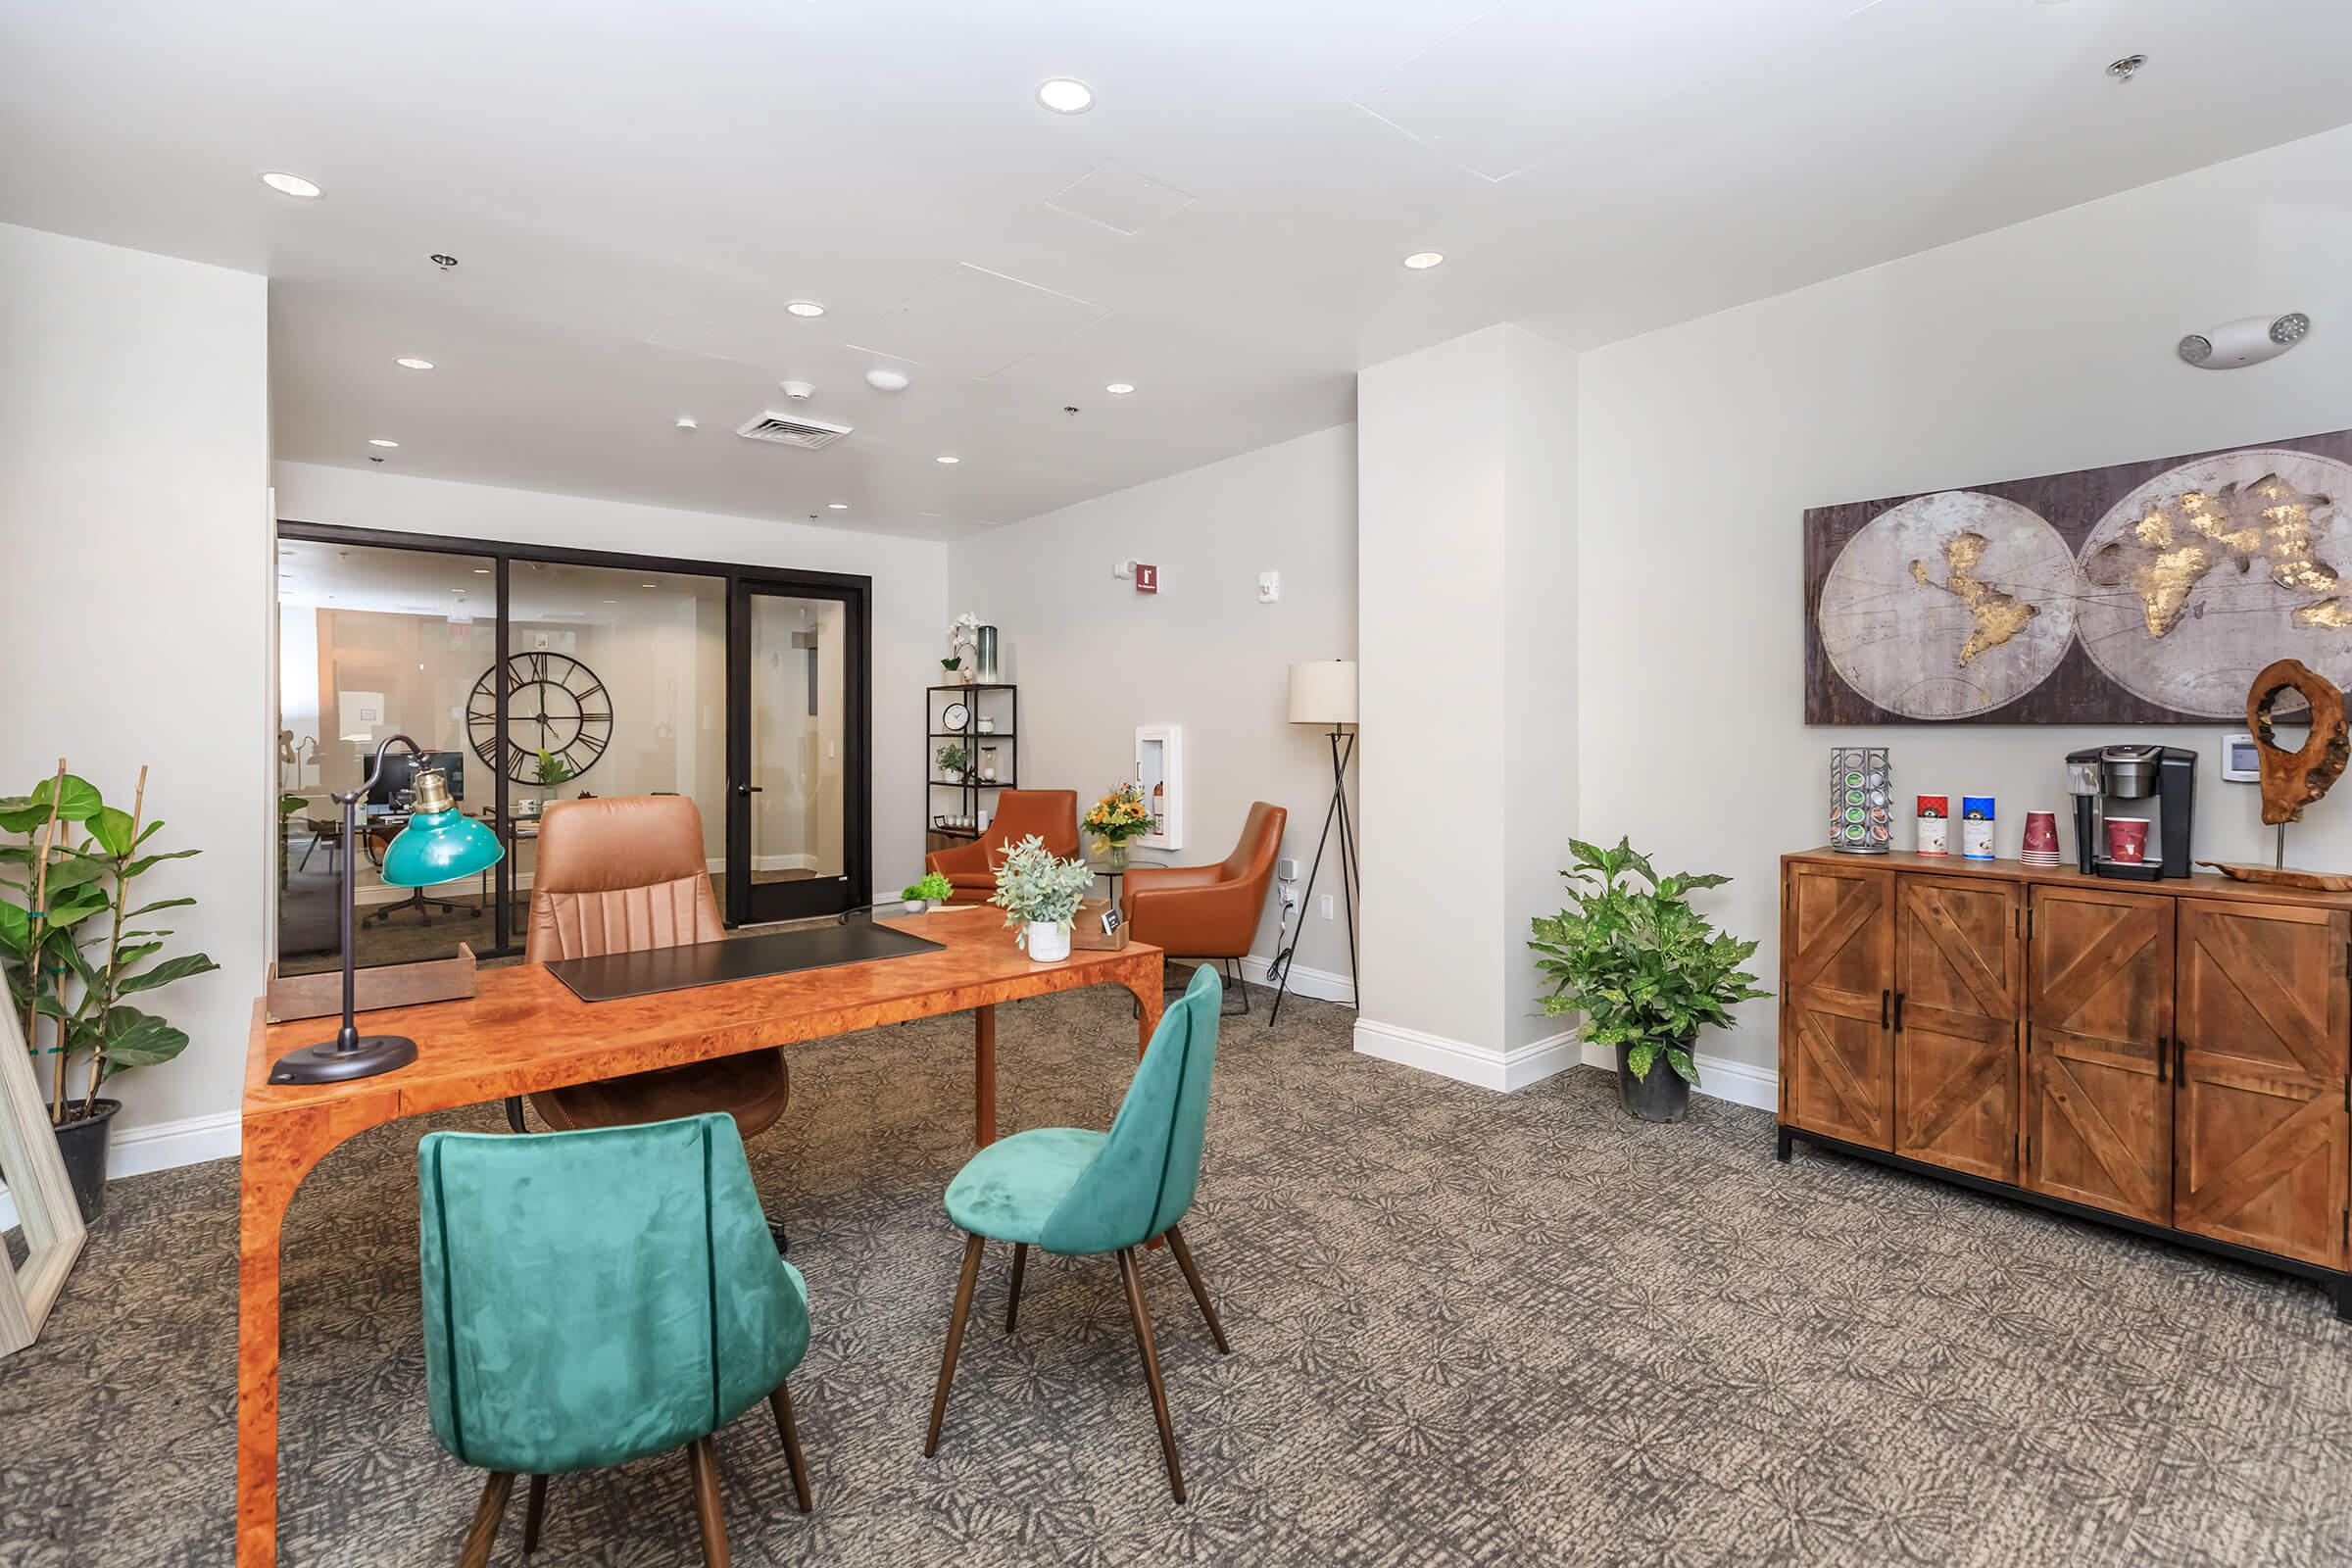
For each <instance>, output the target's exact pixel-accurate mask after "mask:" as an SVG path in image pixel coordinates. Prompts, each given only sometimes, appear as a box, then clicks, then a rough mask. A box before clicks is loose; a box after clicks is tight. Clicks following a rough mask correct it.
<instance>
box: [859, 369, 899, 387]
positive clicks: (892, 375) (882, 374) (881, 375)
mask: <svg viewBox="0 0 2352 1568" xmlns="http://www.w3.org/2000/svg"><path fill="white" fill-rule="evenodd" d="M865 384H866V385H867V386H870V387H872V388H873V389H874V390H875V391H877V392H904V391H906V390H907V377H906V375H905V374H904V373H902V372H900V371H898V370H868V371H866V372H865Z"/></svg>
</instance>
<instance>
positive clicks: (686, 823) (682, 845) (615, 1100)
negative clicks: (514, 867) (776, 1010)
mask: <svg viewBox="0 0 2352 1568" xmlns="http://www.w3.org/2000/svg"><path fill="white" fill-rule="evenodd" d="M703 854H704V852H703V813H702V812H701V811H700V810H698V809H696V808H695V804H694V802H692V801H690V800H687V799H685V798H684V797H683V796H676V795H658V796H647V797H642V798H630V797H625V796H623V797H614V798H612V799H597V800H583V801H565V802H564V803H562V804H561V805H557V806H551V807H549V808H548V809H547V814H546V816H545V818H544V819H543V820H542V821H541V823H540V827H539V863H538V867H537V869H536V870H535V871H534V872H533V873H532V876H531V922H530V934H529V936H528V937H526V938H525V939H524V944H523V951H522V957H523V961H524V962H525V963H546V962H549V961H551V960H553V959H558V958H586V957H594V956H597V955H599V954H606V953H636V952H640V951H642V950H644V949H647V948H674V947H684V946H686V945H687V944H689V943H694V942H716V941H719V940H721V939H722V938H724V937H725V936H726V934H727V933H726V928H725V926H724V925H723V924H721V922H720V920H719V914H718V899H717V898H716V896H715V895H714V894H713V893H712V892H711V873H710V871H709V870H708V869H707V868H706V867H705V864H704V860H703ZM791 1096H792V1079H791V1076H790V1074H789V1073H788V1072H787V1070H786V1068H785V1065H784V1053H783V1052H782V1051H780V1050H770V1051H749V1052H745V1053H743V1054H740V1055H734V1056H721V1057H719V1058H718V1059H717V1060H715V1061H698V1062H690V1063H688V1064H687V1065H685V1066H682V1067H661V1068H657V1069H655V1070H654V1071H652V1072H639V1073H631V1074H629V1075H628V1076H627V1077H625V1078H609V1079H606V1080H605V1081H604V1082H602V1083H593V1084H575V1085H573V1086H571V1087H570V1088H567V1089H551V1090H547V1091H544V1092H542V1093H540V1094H535V1095H533V1096H531V1105H532V1107H533V1108H534V1109H536V1110H537V1111H538V1112H539V1114H540V1116H541V1117H542V1118H543V1119H544V1120H545V1121H546V1122H547V1124H548V1125H549V1126H551V1127H554V1128H556V1129H558V1130H559V1131H568V1130H570V1129H572V1128H578V1127H615V1126H625V1125H629V1124H632V1123H636V1122H647V1121H668V1120H670V1119H671V1118H672V1117H677V1116H693V1115H699V1114H701V1113H702V1112H704V1111H711V1110H723V1111H728V1112H731V1113H732V1114H733V1115H734V1117H735V1123H736V1126H737V1127H738V1128H740V1129H741V1130H742V1133H743V1136H744V1137H745V1138H747V1139H748V1138H750V1137H751V1136H752V1135H753V1134H755V1133H758V1132H760V1131H761V1130H762V1129H764V1128H766V1127H768V1126H770V1125H772V1124H773V1123H774V1121H775V1119H776V1118H777V1117H778V1116H781V1115H783V1114H784V1106H785V1103H786V1102H787V1101H789V1100H790V1099H791ZM519 1111H520V1107H519V1106H515V1105H510V1106H509V1108H508V1115H509V1119H510V1120H512V1121H515V1122H517V1123H519V1119H520V1116H519ZM518 1130H519V1128H518Z"/></svg>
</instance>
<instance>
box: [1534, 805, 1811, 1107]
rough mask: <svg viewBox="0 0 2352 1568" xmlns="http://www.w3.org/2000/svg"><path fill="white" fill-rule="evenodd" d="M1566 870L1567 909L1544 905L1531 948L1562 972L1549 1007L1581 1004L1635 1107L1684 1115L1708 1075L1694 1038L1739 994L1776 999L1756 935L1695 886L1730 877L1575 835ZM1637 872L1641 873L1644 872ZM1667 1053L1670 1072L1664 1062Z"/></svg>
mask: <svg viewBox="0 0 2352 1568" xmlns="http://www.w3.org/2000/svg"><path fill="white" fill-rule="evenodd" d="M1568 847H1569V850H1570V852H1571V853H1572V854H1573V855H1574V856H1575V857H1576V864H1575V865H1574V867H1573V868H1571V869H1569V870H1566V871H1562V872H1561V873H1560V875H1561V876H1562V877H1564V878H1566V879H1567V882H1568V888H1569V891H1568V901H1569V902H1568V907H1567V908H1565V909H1563V910H1562V911H1560V912H1559V913H1558V914H1553V915H1538V916H1537V917H1536V919H1535V922H1534V925H1535V933H1536V934H1535V939H1534V940H1533V941H1531V942H1529V943H1528V946H1529V947H1531V948H1533V949H1534V950H1535V951H1536V952H1538V953H1541V954H1543V955H1544V957H1543V958H1542V959H1541V960H1539V962H1538V963H1537V965H1536V966H1537V967H1538V968H1539V969H1541V970H1543V971H1544V973H1545V974H1546V975H1549V976H1551V977H1552V981H1553V984H1552V989H1551V992H1550V994H1549V995H1548V996H1546V997H1544V1011H1545V1012H1546V1013H1563V1012H1582V1013H1583V1014H1584V1015H1585V1027H1584V1030H1583V1038H1584V1039H1586V1040H1588V1041H1591V1042H1593V1044H1595V1045H1603V1046H1615V1047H1616V1048H1617V1092H1618V1097H1619V1099H1620V1101H1621V1102H1622V1103H1623V1104H1624V1106H1625V1109H1626V1111H1627V1113H1628V1114H1630V1115H1633V1116H1638V1117H1640V1118H1641V1119H1642V1120H1643V1121H1681V1120H1682V1119H1683V1116H1684V1113H1685V1112H1686V1111H1688V1110H1689V1109H1690V1105H1691V1086H1692V1085H1693V1084H1695V1083H1697V1082H1698V1063H1697V1062H1696V1061H1695V1060H1694V1059H1693V1058H1692V1056H1691V1044H1692V1042H1693V1041H1694V1040H1695V1039H1696V1038H1697V1035H1698V1031H1699V1029H1700V1028H1701V1027H1703V1026H1705V1025H1707V1024H1713V1025H1715V1026H1717V1027H1718V1028H1723V1029H1729V1028H1731V1027H1733V1025H1734V1024H1735V1022H1736V1021H1737V1020H1735V1019H1734V1018H1733V1016H1732V1013H1731V1006H1732V1005H1733V1004H1734V1003H1738V1002H1746V1001H1749V1000H1750V999H1752V998H1756V997H1768V996H1770V995H1771V994H1772V993H1771V992H1769V991H1759V990H1757V989H1756V986H1755V983H1754V982H1755V978H1756V977H1755V976H1754V975H1752V974H1749V973H1748V972H1747V971H1746V970H1744V969H1742V968H1740V965H1741V964H1743V963H1745V962H1746V961H1747V960H1748V959H1749V958H1751V957H1753V956H1755V952H1756V944H1755V943H1753V942H1742V941H1740V939H1739V938H1737V937H1733V936H1727V935H1725V934H1724V933H1722V932H1720V931H1717V930H1716V929H1715V927H1714V925H1713V924H1712V923H1711V922H1710V921H1708V920H1707V918H1706V917H1705V916H1704V915H1701V914H1700V913H1699V912H1698V911H1697V910H1695V909H1693V908H1691V901H1690V900H1689V899H1688V898H1686V897H1685V896H1684V895H1686V894H1688V893H1691V892H1693V891H1695V890H1697V889H1699V888H1719V887H1722V886H1723V885H1724V884H1725V883H1727V882H1729V881H1731V878H1730V877H1728V876H1717V875H1714V874H1712V873H1707V874H1696V875H1693V874H1680V875H1675V876H1660V875H1658V873H1657V871H1656V870H1655V869H1654V868H1652V867H1651V865H1650V863H1649V860H1648V858H1646V857H1645V856H1643V855H1642V854H1641V853H1640V852H1639V851H1637V850H1636V849H1634V847H1633V845H1632V843H1631V842H1630V841H1628V840H1626V839H1619V840H1618V841H1617V847H1616V848H1615V849H1613V850H1604V849H1601V848H1599V847H1598V846H1596V845H1592V844H1587V843H1585V842H1584V841H1583V840H1581V839H1570V840H1569V841H1568ZM1637 879H1638V880H1637ZM1661 1057H1663V1058H1664V1060H1665V1063H1666V1067H1667V1069H1668V1070H1666V1071H1659V1070H1658V1062H1659V1059H1660V1058H1661Z"/></svg>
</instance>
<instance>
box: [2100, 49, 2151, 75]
mask: <svg viewBox="0 0 2352 1568" xmlns="http://www.w3.org/2000/svg"><path fill="white" fill-rule="evenodd" d="M2147 63H2148V57H2147V56H2146V55H2126V56H2124V58H2123V59H2121V60H2114V61H2110V62H2108V65H2107V74H2109V75H2110V76H2113V77H2114V78H2115V79H2116V80H2118V81H2130V80H2131V78H2132V77H2133V76H2136V75H2138V74H2139V68H2140V67H2142V66H2144V65H2146V64H2147Z"/></svg>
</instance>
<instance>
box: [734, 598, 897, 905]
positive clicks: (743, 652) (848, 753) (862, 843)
mask: <svg viewBox="0 0 2352 1568" xmlns="http://www.w3.org/2000/svg"><path fill="white" fill-rule="evenodd" d="M825 576H826V574H824V573H818V572H806V573H800V574H796V575H792V576H784V575H779V574H776V573H772V572H758V573H747V574H745V575H742V576H739V577H737V578H736V579H735V580H733V581H732V582H730V583H729V584H728V585H727V924H729V925H758V924H764V923H766V922H769V921H773V920H803V919H809V918H813V917H815V916H818V915H826V914H840V913H842V912H844V911H846V910H849V909H855V908H858V907H860V906H863V905H867V904H871V903H872V902H873V868H872V866H871V865H870V864H869V863H867V862H868V860H869V858H870V857H869V855H868V853H867V849H868V847H870V845H871V843H872V839H873V834H872V832H871V830H870V823H871V821H872V817H871V811H872V808H873V802H872V800H871V796H872V778H873V774H872V769H871V768H870V767H869V766H868V761H869V759H870V758H871V756H872V751H871V747H870V744H869V743H870V741H871V740H872V732H873V715H872V711H871V710H872V706H873V705H872V692H871V689H870V686H869V682H868V678H867V676H868V672H869V671H870V670H871V669H872V667H873V658H872V655H873V633H872V617H871V615H870V613H869V611H870V608H871V595H870V593H867V592H864V591H860V590H858V589H856V588H853V587H851V586H848V585H845V584H844V583H842V582H841V581H838V580H820V579H822V578H824V577H825ZM855 581H856V582H857V583H862V584H868V585H870V584H871V582H872V579H871V578H867V577H859V578H857V579H855ZM755 594H760V595H767V596H771V597H778V598H786V599H830V600H833V601H835V602H836V603H838V604H840V605H841V606H842V607H843V617H844V619H845V621H846V625H845V626H844V628H843V637H842V642H843V649H842V655H843V657H842V674H841V680H842V694H843V701H844V705H845V708H846V710H847V711H845V712H844V713H843V715H842V725H841V745H842V764H843V775H844V777H845V778H848V779H856V780H862V781H864V785H865V787H864V788H853V789H850V790H846V791H845V792H844V793H843V797H842V803H841V807H842V824H841V836H842V838H841V848H842V875H841V876H840V877H838V878H833V877H818V878H810V879H809V880H807V881H801V882H771V883H764V884H762V883H756V882H754V881H753V880H752V863H751V862H752V797H753V795H754V794H756V793H758V791H759V788H760V786H758V785H756V784H754V783H753V782H752V722H751V720H752V611H751V601H752V597H753V596H754V595H755Z"/></svg>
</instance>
